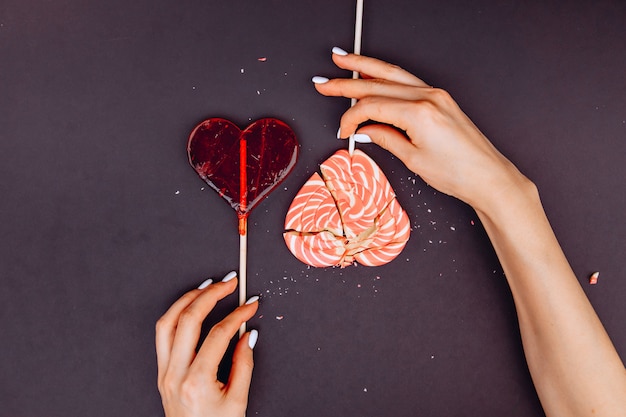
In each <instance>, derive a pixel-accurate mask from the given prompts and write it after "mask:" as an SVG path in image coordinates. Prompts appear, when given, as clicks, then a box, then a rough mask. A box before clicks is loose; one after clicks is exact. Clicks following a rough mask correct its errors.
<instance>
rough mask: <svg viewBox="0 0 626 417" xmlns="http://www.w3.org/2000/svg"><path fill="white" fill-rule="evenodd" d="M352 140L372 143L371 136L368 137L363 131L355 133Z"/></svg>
mask: <svg viewBox="0 0 626 417" xmlns="http://www.w3.org/2000/svg"><path fill="white" fill-rule="evenodd" d="M354 141H355V142H358V143H372V138H370V137H369V136H368V135H366V134H365V133H355V134H354Z"/></svg>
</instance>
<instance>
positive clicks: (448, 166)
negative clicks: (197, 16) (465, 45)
mask: <svg viewBox="0 0 626 417" xmlns="http://www.w3.org/2000/svg"><path fill="white" fill-rule="evenodd" d="M333 60H334V62H335V63H336V64H337V65H338V66H339V67H340V68H344V69H348V70H355V71H358V72H360V73H361V74H362V75H363V77H364V78H366V79H361V80H349V79H335V80H330V81H325V79H323V78H316V79H315V81H316V88H317V90H318V91H319V92H320V93H322V94H324V95H328V96H345V97H350V98H356V99H358V100H359V102H358V103H357V104H356V105H355V106H354V107H352V108H351V109H349V110H348V111H346V113H345V114H344V115H343V117H342V119H341V128H340V133H341V134H340V136H341V137H343V138H346V137H348V136H349V135H350V134H352V133H354V132H355V131H356V130H357V127H358V126H359V125H360V124H361V123H363V122H365V121H367V120H373V121H377V122H381V123H384V124H378V125H368V126H366V127H363V128H361V129H359V130H358V132H359V133H360V134H365V135H368V136H370V138H371V139H372V141H373V142H375V143H377V144H378V145H380V146H382V147H383V148H385V149H387V150H389V151H390V152H392V153H393V154H395V155H396V156H397V157H398V158H400V159H401V160H402V161H403V162H404V163H405V165H406V166H407V167H408V168H409V169H411V170H412V171H414V172H415V173H417V174H418V175H420V176H421V177H422V178H423V179H424V180H425V181H426V182H427V183H428V184H430V185H431V186H433V187H435V188H437V189H438V190H440V191H442V192H444V193H447V194H449V195H452V196H455V197H457V198H459V199H461V200H463V201H465V202H466V203H468V204H470V205H471V206H472V207H473V208H474V209H475V210H476V212H477V214H478V216H479V218H480V219H481V221H482V222H483V225H484V226H485V229H486V231H487V233H488V235H489V238H490V239H491V241H492V243H493V245H494V247H495V250H496V253H497V254H498V257H499V259H500V262H501V263H502V266H503V268H504V271H505V273H506V277H507V280H508V282H509V285H510V287H511V291H512V294H513V298H514V301H515V306H516V309H517V312H518V317H519V323H520V330H521V334H522V341H523V345H524V352H525V354H526V359H527V362H528V367H529V369H530V372H531V375H532V378H533V382H534V384H535V388H536V390H537V393H538V395H539V398H540V400H541V403H542V405H543V408H544V410H545V412H546V414H547V415H548V416H586V415H602V416H617V415H624V413H625V412H626V371H625V370H624V366H623V364H622V362H621V360H620V358H619V356H618V355H617V352H616V351H615V348H614V347H613V345H612V343H611V341H610V340H609V338H608V336H607V334H606V332H605V331H604V328H603V326H602V324H601V323H600V321H599V319H598V317H597V316H596V314H595V312H594V310H593V308H592V306H591V304H590V303H589V301H588V300H587V298H586V296H585V294H584V292H583V291H582V288H581V287H580V285H579V284H578V281H577V280H576V277H575V276H574V274H573V272H572V270H571V268H570V266H569V264H568V262H567V260H566V259H565V256H564V255H563V252H562V251H561V248H560V246H559V244H558V242H557V240H556V238H555V236H554V234H553V232H552V229H551V227H550V224H549V223H548V220H547V218H546V216H545V213H544V211H543V208H542V206H541V203H540V200H539V196H538V193H537V190H536V187H535V186H534V184H532V183H531V182H530V181H529V180H528V179H527V178H526V177H524V176H523V175H522V174H521V173H520V172H519V171H518V170H517V168H516V167H515V166H514V165H513V164H512V163H511V162H510V161H508V160H507V159H506V158H505V157H504V156H503V155H502V154H500V153H499V152H498V151H497V150H496V149H495V148H494V147H493V145H492V144H491V143H490V142H489V141H488V140H487V138H486V137H485V136H484V135H483V134H482V133H481V132H480V131H479V130H478V128H476V126H475V125H474V124H473V123H472V122H471V121H470V120H469V119H468V118H467V116H466V115H465V114H464V113H463V112H462V111H461V109H459V107H458V106H457V105H456V103H455V102H454V100H452V98H451V97H450V96H449V95H448V94H447V93H446V92H445V91H443V90H440V89H436V88H432V87H430V86H428V85H427V84H426V83H425V82H424V81H422V80H421V79H419V78H417V77H415V76H414V75H412V74H410V73H408V72H406V71H404V70H403V69H401V68H399V67H396V66H393V65H390V64H387V63H385V62H382V61H379V60H376V59H373V58H367V57H363V56H357V55H352V54H347V55H344V54H342V53H341V51H339V53H334V54H333Z"/></svg>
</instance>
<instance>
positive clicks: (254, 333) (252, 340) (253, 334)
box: [248, 330, 259, 349]
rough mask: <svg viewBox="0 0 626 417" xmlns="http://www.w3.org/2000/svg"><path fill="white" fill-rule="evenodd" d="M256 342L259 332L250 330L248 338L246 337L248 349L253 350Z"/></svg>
mask: <svg viewBox="0 0 626 417" xmlns="http://www.w3.org/2000/svg"><path fill="white" fill-rule="evenodd" d="M257 340H259V332H258V331H257V330H250V336H248V346H250V349H254V347H255V346H256V342H257Z"/></svg>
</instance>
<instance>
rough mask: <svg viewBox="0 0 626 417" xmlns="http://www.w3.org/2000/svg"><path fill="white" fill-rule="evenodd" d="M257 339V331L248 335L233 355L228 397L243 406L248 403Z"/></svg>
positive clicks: (239, 343) (243, 338)
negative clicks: (253, 354)
mask: <svg viewBox="0 0 626 417" xmlns="http://www.w3.org/2000/svg"><path fill="white" fill-rule="evenodd" d="M257 337H258V332H257V331H256V330H252V331H251V332H248V333H246V334H245V335H244V336H243V337H242V338H241V339H239V342H237V346H236V347H235V352H234V353H233V366H232V368H231V370H230V377H229V379H228V388H227V391H228V394H227V395H228V396H229V397H231V398H233V399H235V400H236V401H237V402H239V403H241V404H247V403H248V393H249V391H250V383H251V382H252V369H253V368H254V359H253V357H252V349H253V348H254V345H255V344H256V340H257Z"/></svg>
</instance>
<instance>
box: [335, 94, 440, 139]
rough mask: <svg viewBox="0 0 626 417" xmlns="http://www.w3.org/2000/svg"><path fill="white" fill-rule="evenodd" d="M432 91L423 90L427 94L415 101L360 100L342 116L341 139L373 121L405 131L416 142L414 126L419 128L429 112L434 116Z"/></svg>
mask: <svg viewBox="0 0 626 417" xmlns="http://www.w3.org/2000/svg"><path fill="white" fill-rule="evenodd" d="M432 90H433V89H424V90H422V91H425V92H426V93H424V94H423V97H422V98H420V99H417V100H413V101H407V100H398V99H394V98H389V97H377V96H373V97H365V98H363V99H361V100H359V101H358V102H357V103H356V104H355V105H354V106H352V107H350V108H349V109H348V110H346V111H345V113H344V114H343V115H342V116H341V122H340V131H339V134H340V136H339V137H341V138H347V137H348V136H350V135H351V134H353V133H354V132H355V130H356V129H357V128H358V126H359V125H360V124H361V123H363V122H366V121H368V120H372V121H376V122H381V123H386V124H389V125H393V126H395V127H397V128H399V129H401V130H404V131H406V132H407V133H408V135H409V137H410V138H411V139H412V140H414V139H415V138H416V137H417V133H418V132H411V130H415V128H414V126H419V122H420V119H423V120H422V121H426V120H425V119H426V116H428V114H426V113H427V112H429V113H430V114H431V116H432V110H433V109H434V106H435V105H434V104H433V103H431V102H429V101H428V93H430V92H431V91H432ZM412 133H413V134H412Z"/></svg>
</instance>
